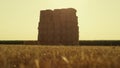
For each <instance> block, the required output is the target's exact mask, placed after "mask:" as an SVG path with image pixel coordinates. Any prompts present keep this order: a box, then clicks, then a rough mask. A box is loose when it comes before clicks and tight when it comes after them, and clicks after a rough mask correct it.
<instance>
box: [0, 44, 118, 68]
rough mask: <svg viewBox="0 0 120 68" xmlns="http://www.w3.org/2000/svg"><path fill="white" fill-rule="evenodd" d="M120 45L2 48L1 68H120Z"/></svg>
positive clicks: (2, 46)
mask: <svg viewBox="0 0 120 68" xmlns="http://www.w3.org/2000/svg"><path fill="white" fill-rule="evenodd" d="M119 63H120V47H119V46H62V45H60V46H48V45H47V46H42V45H0V68H120V64H119Z"/></svg>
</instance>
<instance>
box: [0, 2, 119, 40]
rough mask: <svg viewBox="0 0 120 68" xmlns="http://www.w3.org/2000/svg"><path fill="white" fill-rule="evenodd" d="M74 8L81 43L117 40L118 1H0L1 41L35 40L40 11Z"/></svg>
mask: <svg viewBox="0 0 120 68" xmlns="http://www.w3.org/2000/svg"><path fill="white" fill-rule="evenodd" d="M61 8H75V9H76V10H77V16H78V17H79V19H78V21H79V22H78V23H79V28H80V29H79V35H80V37H79V39H80V40H120V30H119V29H120V0H0V40H37V35H38V30H37V28H38V22H39V15H40V13H39V12H40V10H45V9H61Z"/></svg>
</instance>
